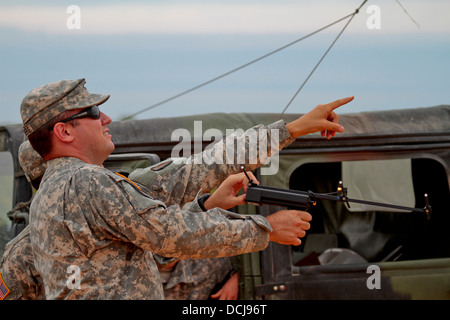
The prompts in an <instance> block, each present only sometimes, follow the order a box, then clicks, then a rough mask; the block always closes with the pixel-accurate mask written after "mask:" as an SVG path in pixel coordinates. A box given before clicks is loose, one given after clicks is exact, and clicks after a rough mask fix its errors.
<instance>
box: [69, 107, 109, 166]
mask: <svg viewBox="0 0 450 320" xmlns="http://www.w3.org/2000/svg"><path fill="white" fill-rule="evenodd" d="M76 121H77V122H78V125H77V126H76V127H75V130H76V131H75V132H76V137H77V140H78V143H79V146H80V148H81V150H82V152H83V155H84V156H85V157H87V159H88V162H90V163H94V164H98V165H102V164H103V162H104V161H105V160H106V158H107V157H108V156H109V155H110V154H111V153H112V152H113V151H114V143H113V142H112V135H111V134H110V133H109V129H108V124H110V123H111V118H110V117H108V116H107V115H106V114H104V113H103V112H100V118H99V119H92V118H83V119H77V120H76Z"/></svg>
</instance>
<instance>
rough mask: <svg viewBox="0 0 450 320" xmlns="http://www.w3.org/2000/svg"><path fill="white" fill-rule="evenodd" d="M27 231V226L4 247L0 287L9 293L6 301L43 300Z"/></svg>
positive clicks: (39, 279)
mask: <svg viewBox="0 0 450 320" xmlns="http://www.w3.org/2000/svg"><path fill="white" fill-rule="evenodd" d="M29 230H30V228H29V226H27V227H26V228H25V229H24V230H23V231H22V232H21V233H20V234H19V235H18V236H16V237H15V238H14V239H12V240H11V241H10V242H8V243H7V244H6V246H5V253H4V255H3V257H2V261H1V263H0V276H1V278H2V280H0V282H1V283H0V286H4V287H5V288H7V290H8V291H9V294H7V295H5V296H4V298H6V299H7V300H19V299H24V300H38V299H39V300H43V299H45V297H44V285H43V283H42V279H41V277H40V275H39V274H38V272H37V271H36V269H35V267H34V261H33V253H32V251H31V246H30V232H29ZM0 300H1V299H0Z"/></svg>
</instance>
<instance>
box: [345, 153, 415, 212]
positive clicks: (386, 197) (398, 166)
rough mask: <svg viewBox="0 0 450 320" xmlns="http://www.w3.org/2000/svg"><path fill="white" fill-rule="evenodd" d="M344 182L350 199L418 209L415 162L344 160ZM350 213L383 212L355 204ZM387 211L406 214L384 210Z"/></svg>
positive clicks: (368, 206)
mask: <svg viewBox="0 0 450 320" xmlns="http://www.w3.org/2000/svg"><path fill="white" fill-rule="evenodd" d="M342 181H343V184H344V187H346V188H347V192H348V194H349V197H350V198H355V199H364V200H367V201H375V202H383V203H392V204H397V205H400V206H405V207H414V205H415V203H416V200H415V196H414V187H413V181H412V174H411V159H389V160H365V161H343V162H342ZM347 208H348V210H349V211H350V212H364V211H371V210H379V208H376V207H373V206H371V205H367V204H361V203H352V204H351V205H350V206H347ZM383 211H390V212H402V211H399V210H397V209H392V208H387V207H385V208H383Z"/></svg>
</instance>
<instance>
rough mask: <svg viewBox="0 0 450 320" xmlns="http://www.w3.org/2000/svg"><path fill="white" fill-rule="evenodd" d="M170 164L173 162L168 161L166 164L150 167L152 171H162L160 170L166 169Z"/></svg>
mask: <svg viewBox="0 0 450 320" xmlns="http://www.w3.org/2000/svg"><path fill="white" fill-rule="evenodd" d="M172 162H173V161H172V160H169V161H167V162H163V163H160V164H157V165H155V166H154V167H152V171H159V170H162V169H164V168H166V167H167V166H169V165H170V164H171V163H172Z"/></svg>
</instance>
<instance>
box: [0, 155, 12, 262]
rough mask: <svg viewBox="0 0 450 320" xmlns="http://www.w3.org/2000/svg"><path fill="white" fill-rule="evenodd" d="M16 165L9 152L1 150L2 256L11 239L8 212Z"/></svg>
mask: <svg viewBox="0 0 450 320" xmlns="http://www.w3.org/2000/svg"><path fill="white" fill-rule="evenodd" d="M13 187H14V165H13V159H12V156H11V154H10V153H9V152H0V257H1V256H2V255H3V251H4V247H5V244H6V243H7V242H8V241H9V240H10V230H11V222H10V220H9V218H8V217H7V215H6V213H7V212H8V211H10V210H11V209H12V202H13V200H12V199H13Z"/></svg>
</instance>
